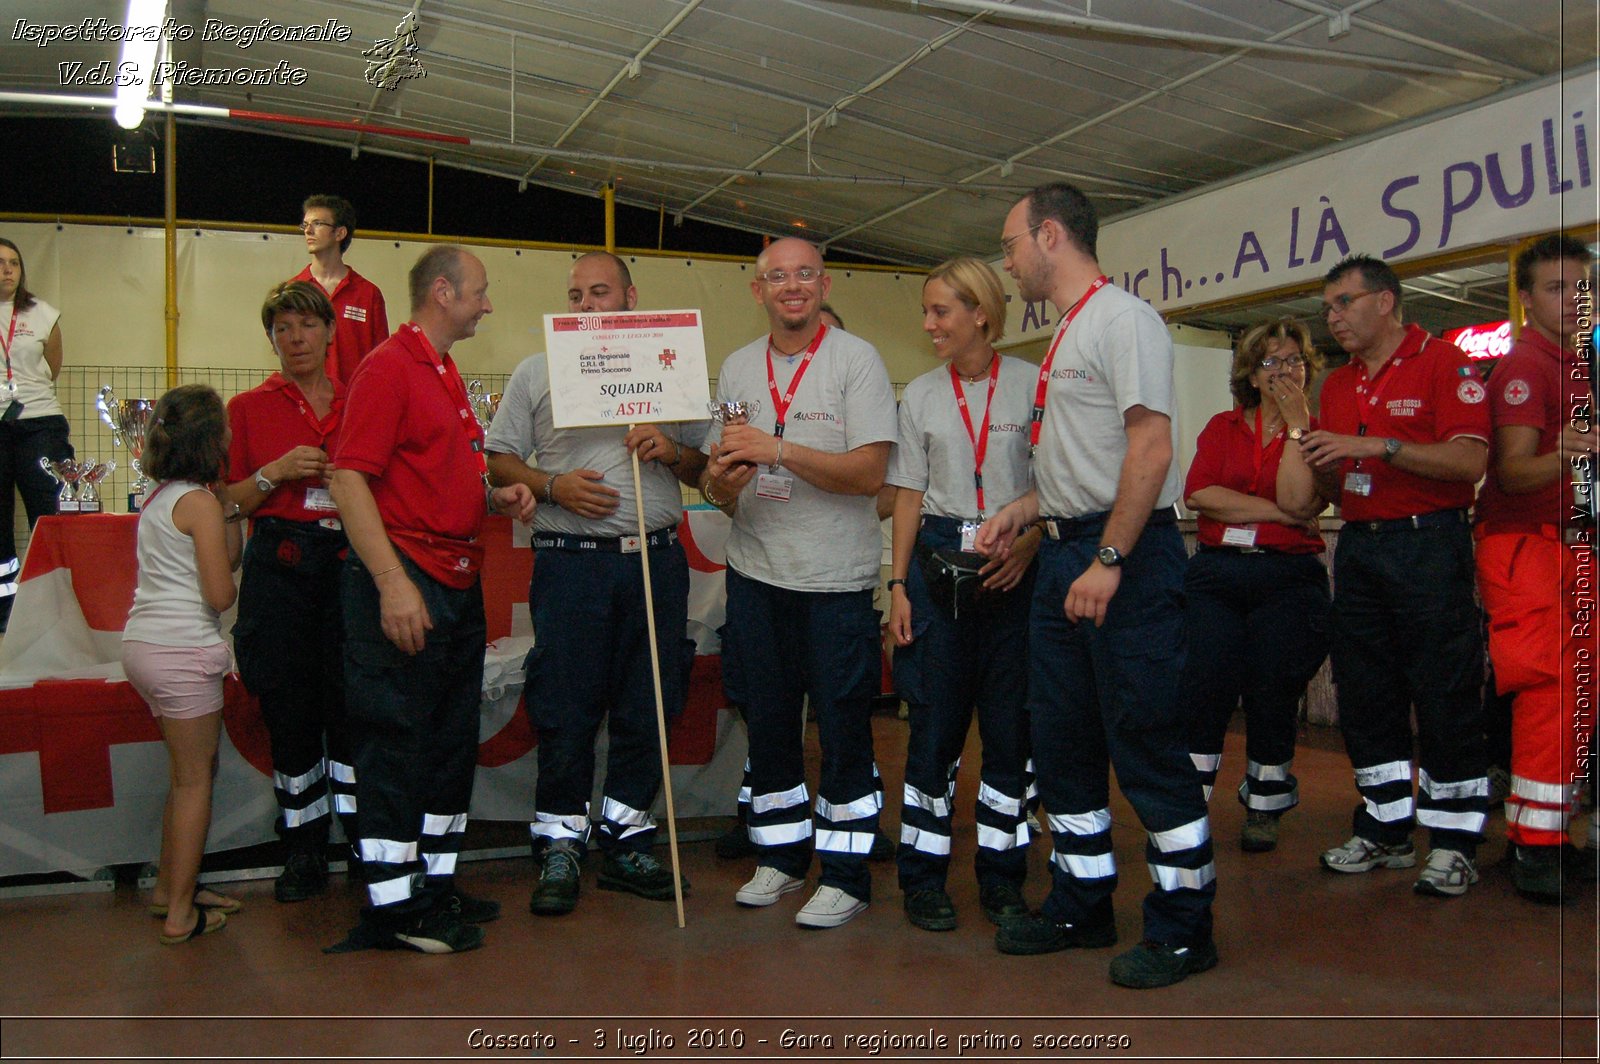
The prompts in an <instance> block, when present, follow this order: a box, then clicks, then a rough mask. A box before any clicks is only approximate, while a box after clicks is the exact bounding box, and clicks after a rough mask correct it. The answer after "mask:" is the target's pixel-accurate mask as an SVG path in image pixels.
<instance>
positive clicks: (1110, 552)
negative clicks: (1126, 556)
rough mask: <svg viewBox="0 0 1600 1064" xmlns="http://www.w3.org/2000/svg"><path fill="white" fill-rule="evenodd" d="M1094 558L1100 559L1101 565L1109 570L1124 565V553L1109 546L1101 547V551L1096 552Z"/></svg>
mask: <svg viewBox="0 0 1600 1064" xmlns="http://www.w3.org/2000/svg"><path fill="white" fill-rule="evenodd" d="M1094 556H1095V557H1096V558H1099V559H1100V564H1101V565H1104V566H1105V567H1107V568H1108V569H1114V568H1116V567H1117V566H1119V565H1121V564H1122V552H1121V551H1120V550H1118V549H1117V548H1115V547H1112V546H1109V545H1108V546H1104V547H1101V548H1100V549H1099V550H1097V551H1095V552H1094Z"/></svg>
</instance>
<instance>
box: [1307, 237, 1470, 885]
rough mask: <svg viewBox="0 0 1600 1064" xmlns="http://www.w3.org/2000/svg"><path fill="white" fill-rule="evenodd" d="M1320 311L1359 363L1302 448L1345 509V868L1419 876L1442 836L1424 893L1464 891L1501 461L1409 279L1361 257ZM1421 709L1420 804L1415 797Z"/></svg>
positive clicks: (1333, 383)
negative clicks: (1419, 859) (1423, 852)
mask: <svg viewBox="0 0 1600 1064" xmlns="http://www.w3.org/2000/svg"><path fill="white" fill-rule="evenodd" d="M1323 315H1325V317H1326V318H1328V328H1330V331H1331V333H1333V338H1334V339H1336V341H1338V342H1339V346H1341V347H1344V349H1346V350H1347V352H1350V362H1349V365H1344V366H1341V368H1338V370H1334V371H1333V373H1330V374H1328V379H1326V382H1325V384H1323V387H1322V427H1320V429H1317V430H1314V432H1309V434H1306V437H1304V442H1302V446H1304V454H1306V458H1307V461H1310V464H1312V470H1314V472H1315V474H1317V475H1318V490H1320V491H1322V493H1323V494H1325V498H1330V499H1334V501H1338V502H1339V507H1341V515H1342V517H1344V526H1342V530H1341V531H1339V544H1338V547H1336V549H1334V558H1333V574H1334V587H1333V680H1334V685H1336V686H1338V691H1339V726H1341V730H1342V731H1344V744H1346V749H1347V750H1349V754H1350V765H1352V766H1354V770H1355V787H1357V790H1358V792H1360V795H1362V805H1360V806H1357V810H1355V816H1354V829H1355V830H1354V835H1352V837H1350V840H1349V842H1346V843H1344V845H1341V846H1334V848H1331V850H1328V851H1325V853H1323V854H1322V864H1323V867H1326V869H1330V870H1333V872H1370V870H1371V869H1376V867H1389V869H1408V867H1411V866H1414V864H1416V853H1414V850H1413V848H1411V829H1413V824H1421V826H1424V827H1427V829H1429V835H1430V840H1429V842H1430V853H1429V856H1427V862H1426V866H1424V869H1422V874H1421V875H1419V877H1418V880H1416V891H1418V893H1419V894H1437V896H1458V894H1464V893H1466V891H1467V886H1470V885H1472V883H1475V882H1477V878H1478V872H1477V867H1475V866H1474V859H1475V856H1477V845H1478V842H1482V838H1483V822H1485V819H1486V813H1488V778H1486V774H1485V768H1486V766H1485V755H1483V726H1482V712H1483V706H1482V696H1480V688H1482V685H1483V642H1482V638H1480V634H1478V608H1477V603H1475V602H1474V598H1472V534H1470V528H1469V525H1467V507H1469V506H1472V491H1474V485H1475V483H1477V482H1478V478H1480V477H1482V475H1483V467H1485V462H1486V456H1488V432H1490V426H1488V403H1486V402H1485V398H1486V392H1485V389H1483V384H1482V382H1480V381H1478V376H1477V373H1475V371H1474V370H1472V366H1470V365H1469V362H1467V357H1466V354H1462V352H1461V349H1458V347H1454V346H1451V344H1446V342H1445V341H1442V339H1438V338H1435V336H1429V334H1427V331H1424V330H1422V328H1419V326H1416V325H1402V322H1400V278H1398V277H1395V272H1394V270H1392V269H1389V267H1387V266H1386V264H1384V262H1382V261H1379V259H1374V258H1370V256H1352V258H1347V259H1344V261H1342V262H1339V264H1338V266H1334V267H1333V269H1331V270H1328V275H1326V277H1325V278H1323ZM1413 709H1414V710H1416V746H1418V749H1419V760H1421V765H1419V773H1418V795H1416V798H1414V800H1413V794H1411V749H1413V736H1411V710H1413Z"/></svg>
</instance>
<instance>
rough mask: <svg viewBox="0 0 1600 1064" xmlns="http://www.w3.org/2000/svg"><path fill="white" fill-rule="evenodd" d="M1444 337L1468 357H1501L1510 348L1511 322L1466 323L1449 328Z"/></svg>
mask: <svg viewBox="0 0 1600 1064" xmlns="http://www.w3.org/2000/svg"><path fill="white" fill-rule="evenodd" d="M1444 338H1445V340H1446V341H1447V342H1449V343H1452V344H1455V345H1456V346H1457V347H1459V348H1461V350H1463V351H1465V352H1466V353H1467V357H1468V358H1503V357H1504V356H1505V355H1506V354H1507V353H1509V352H1510V350H1511V323H1510V322H1509V321H1495V322H1488V323H1487V324H1484V325H1468V326H1466V327H1465V328H1462V329H1451V330H1449V331H1448V332H1446V333H1445V334H1444Z"/></svg>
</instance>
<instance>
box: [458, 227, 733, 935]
mask: <svg viewBox="0 0 1600 1064" xmlns="http://www.w3.org/2000/svg"><path fill="white" fill-rule="evenodd" d="M637 302H638V292H637V291H636V290H635V289H634V287H633V282H632V278H631V277H630V276H629V273H628V267H627V264H626V263H624V262H623V261H622V260H621V259H620V258H618V257H617V256H615V255H612V254H609V253H608V252H603V251H597V252H591V253H590V254H587V255H583V256H581V257H580V258H579V259H578V260H577V261H576V262H574V263H573V266H572V271H571V273H570V274H569V275H568V281H567V307H568V309H569V310H570V311H572V312H574V313H585V314H588V313H601V312H606V311H626V310H632V309H633V308H634V305H635V304H636V303H637ZM705 435H706V423H705V422H703V421H702V422H691V423H681V424H666V425H640V426H638V427H636V428H632V429H629V428H627V427H626V426H623V425H615V426H604V427H598V428H564V429H558V428H556V427H555V416H554V408H553V406H552V403H551V394H550V364H549V356H547V355H542V354H541V355H534V356H532V357H531V358H528V359H526V360H524V361H523V363H522V364H521V365H519V366H518V367H517V369H516V371H515V372H514V373H512V375H511V381H510V383H509V384H507V386H506V391H505V395H504V397H503V398H502V399H501V401H500V407H499V410H498V411H497V412H496V414H495V418H494V423H493V424H492V425H491V426H490V428H489V437H488V441H487V443H486V445H485V447H486V450H487V451H488V452H489V475H490V477H491V478H492V479H493V480H494V482H495V483H497V484H511V483H522V484H526V485H528V486H529V487H530V488H532V489H533V491H534V493H535V494H536V495H537V496H538V497H539V500H540V502H541V503H542V505H541V506H540V507H539V511H538V514H537V515H536V517H535V520H534V532H533V546H534V550H535V551H536V552H537V558H538V561H537V563H536V564H535V565H534V569H533V586H532V588H531V589H530V591H529V593H528V603H529V606H530V608H531V610H532V612H533V628H534V638H535V640H536V644H535V646H534V648H533V650H532V651H531V652H530V653H529V654H528V659H527V686H526V688H525V690H526V692H527V696H526V697H527V706H528V714H529V718H530V719H531V720H532V722H533V725H534V727H536V728H537V729H538V731H539V747H538V758H539V776H538V781H537V782H536V784H535V794H534V819H533V822H532V823H531V824H530V825H529V831H530V834H531V835H532V845H533V853H534V858H535V860H536V861H538V862H539V865H540V875H539V882H538V884H537V885H536V886H535V888H534V891H533V897H532V899H531V900H530V902H529V909H530V910H531V911H532V912H534V913H535V914H537V915H540V916H561V915H564V914H566V913H569V912H571V911H572V910H573V909H574V908H576V907H577V904H578V894H579V860H580V859H581V858H582V856H583V853H584V851H585V850H586V849H587V845H588V841H589V836H590V832H591V827H590V809H589V796H590V794H591V792H592V791H593V787H594V746H595V737H596V734H597V733H598V731H599V727H600V722H601V720H602V719H606V720H607V727H608V733H609V736H610V747H609V753H608V755H607V761H606V779H605V791H604V795H605V800H604V803H603V805H602V808H601V810H600V818H599V823H598V832H597V835H598V842H599V846H600V848H601V850H603V851H604V852H605V863H604V865H603V867H602V868H601V870H600V876H599V885H600V887H601V888H602V889H606V890H620V891H627V892H629V893H632V894H637V895H639V896H640V897H642V898H649V899H651V900H654V901H670V900H672V898H673V884H672V873H671V872H670V871H669V870H668V869H667V868H665V867H664V866H663V865H662V864H661V862H660V861H658V860H657V859H656V858H655V857H654V856H653V855H652V854H651V853H650V847H651V845H652V844H653V843H654V841H655V832H656V825H655V818H654V817H652V816H651V814H650V807H651V806H652V805H653V804H654V802H655V795H656V791H657V790H658V789H659V788H660V786H661V756H660V751H659V749H658V739H657V730H656V716H655V694H654V685H653V682H652V678H651V667H650V641H649V635H648V631H647V618H646V616H645V606H644V603H645V593H644V583H643V574H642V569H641V566H640V564H639V562H640V560H639V558H637V557H635V555H637V554H638V553H639V551H640V550H644V549H647V550H649V551H650V572H651V579H652V584H653V591H654V601H655V621H656V635H657V647H658V651H659V654H660V660H661V692H662V699H663V705H664V706H665V708H666V711H667V713H668V714H669V715H675V714H676V713H677V712H679V711H680V710H681V708H682V706H683V702H684V698H685V695H686V692H687V689H688V672H689V666H690V665H691V664H692V662H693V655H694V644H693V643H692V642H690V641H689V640H688V639H687V638H686V636H685V633H684V628H685V623H686V620H687V617H688V596H689V567H688V563H687V561H686V560H685V558H684V553H683V548H682V546H680V545H679V543H678V532H677V528H678V522H679V520H680V519H681V517H682V511H683V501H682V494H681V492H680V491H679V489H678V483H679V481H680V480H681V481H682V482H683V483H686V484H695V483H697V482H698V480H699V476H700V471H701V470H702V469H703V468H704V467H705V460H706V459H705V455H704V454H702V453H701V452H700V451H699V447H700V444H701V443H702V442H703V441H704V439H705ZM634 454H637V455H638V458H639V461H640V463H641V469H640V484H641V489H642V492H643V508H644V515H645V527H646V529H647V530H648V535H647V536H646V537H645V540H644V542H643V543H641V541H640V538H639V518H638V513H637V511H636V509H635V497H634V492H633V469H632V456H633V455H634ZM530 455H531V456H533V461H534V462H535V463H536V464H535V465H530V464H529V463H528V461H527V459H529V456H530Z"/></svg>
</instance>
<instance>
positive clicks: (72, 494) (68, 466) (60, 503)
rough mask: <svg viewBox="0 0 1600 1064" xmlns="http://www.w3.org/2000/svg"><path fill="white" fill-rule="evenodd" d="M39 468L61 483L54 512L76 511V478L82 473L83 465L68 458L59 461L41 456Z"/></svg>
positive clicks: (68, 512)
mask: <svg viewBox="0 0 1600 1064" xmlns="http://www.w3.org/2000/svg"><path fill="white" fill-rule="evenodd" d="M39 468H40V469H42V470H44V471H45V472H46V473H48V474H49V475H50V479H51V480H53V481H55V482H56V483H57V484H60V485H61V491H60V492H58V493H57V494H56V513H58V514H75V513H77V512H78V479H79V477H80V476H81V475H82V473H83V467H82V466H80V465H79V464H78V463H77V462H75V461H73V460H72V459H70V458H63V459H61V460H60V461H52V460H51V459H49V458H41V459H39Z"/></svg>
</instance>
